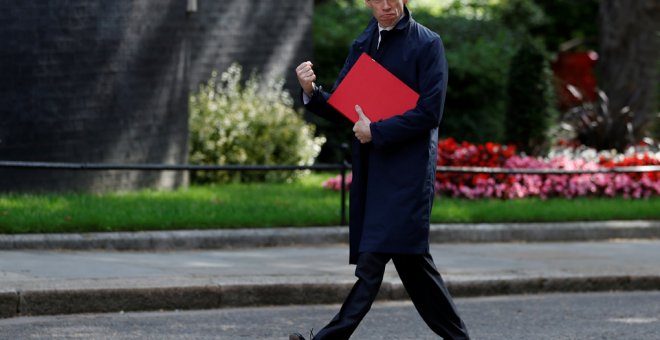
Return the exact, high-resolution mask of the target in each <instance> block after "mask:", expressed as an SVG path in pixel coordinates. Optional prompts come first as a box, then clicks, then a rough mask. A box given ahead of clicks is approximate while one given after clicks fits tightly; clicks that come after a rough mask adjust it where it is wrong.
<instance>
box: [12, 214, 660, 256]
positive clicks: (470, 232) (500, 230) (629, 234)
mask: <svg viewBox="0 0 660 340" xmlns="http://www.w3.org/2000/svg"><path fill="white" fill-rule="evenodd" d="M632 238H644V239H653V238H655V239H657V238H660V221H602V222H562V223H506V224H504V223H498V224H486V223H483V224H433V225H431V229H430V241H431V243H476V242H484V243H485V242H569V241H598V240H607V239H632ZM347 242H348V227H298V228H296V227H288V228H261V229H256V228H253V229H233V230H231V229H230V230H227V229H223V230H178V231H143V232H112V233H72V234H16V235H6V234H2V235H0V250H28V249H30V250H53V249H66V250H90V249H106V250H186V249H241V248H259V247H286V246H313V245H321V244H336V243H347Z"/></svg>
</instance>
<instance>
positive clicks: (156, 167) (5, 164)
mask: <svg viewBox="0 0 660 340" xmlns="http://www.w3.org/2000/svg"><path fill="white" fill-rule="evenodd" d="M2 168H8V169H46V170H81V171H100V170H137V171H296V170H311V171H339V172H340V176H341V208H340V213H341V221H340V223H341V225H346V187H347V185H346V175H347V172H348V170H350V169H351V165H350V164H349V163H347V162H344V163H341V164H316V165H192V164H113V163H64V162H23V161H1V160H0V169H2ZM436 172H445V173H473V174H503V175H576V174H599V173H649V172H660V165H643V166H627V167H613V168H599V169H584V170H580V169H575V170H566V169H509V168H488V167H454V166H438V167H437V169H436Z"/></svg>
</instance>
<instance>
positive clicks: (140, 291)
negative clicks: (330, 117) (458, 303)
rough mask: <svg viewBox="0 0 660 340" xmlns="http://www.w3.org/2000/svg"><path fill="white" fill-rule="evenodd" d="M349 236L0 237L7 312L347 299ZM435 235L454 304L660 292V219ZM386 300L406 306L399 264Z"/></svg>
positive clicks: (451, 228)
mask: <svg viewBox="0 0 660 340" xmlns="http://www.w3.org/2000/svg"><path fill="white" fill-rule="evenodd" d="M347 235H348V234H347V229H346V228H343V227H330V228H280V229H268V230H263V229H247V230H234V231H186V232H183V231H182V232H153V233H107V234H62V235H2V236H0V317H5V318H6V317H15V316H28V315H56V314H73V313H99V312H100V313H106V312H110V313H111V312H119V311H149V310H185V309H211V308H233V307H243V306H274V305H303V304H332V303H340V302H341V301H342V300H343V299H344V297H345V296H346V294H347V293H348V291H349V289H350V287H351V285H352V283H353V282H354V281H355V278H354V276H353V270H354V267H353V266H349V265H348V263H347V261H348V247H347V245H346V244H344V243H341V242H342V241H343V240H346V239H347ZM431 239H432V241H433V243H432V246H431V254H432V255H433V257H434V259H435V262H436V265H437V266H438V268H439V270H440V272H441V273H442V274H443V276H444V278H445V280H446V281H447V284H448V286H449V289H450V291H451V292H452V294H453V295H454V296H458V297H465V296H485V295H502V294H527V293H537V294H538V293H546V292H590V291H611V290H618V291H631V290H647V291H652V290H660V222H653V221H650V222H649V221H631V222H600V223H563V224H512V225H504V224H502V225H491V224H479V225H437V226H433V228H432V236H431ZM505 241H508V242H505ZM542 241H550V242H542ZM379 300H380V301H397V300H404V301H405V300H406V293H405V290H404V289H403V287H402V285H401V283H400V281H399V279H398V276H397V275H396V272H395V271H394V269H393V266H391V264H390V265H388V269H387V271H386V277H385V280H384V282H383V286H382V288H381V294H380V296H379Z"/></svg>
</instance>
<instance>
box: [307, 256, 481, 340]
mask: <svg viewBox="0 0 660 340" xmlns="http://www.w3.org/2000/svg"><path fill="white" fill-rule="evenodd" d="M390 259H392V261H394V266H395V267H396V271H397V272H398V273H399V277H400V278H401V282H402V283H403V286H404V287H405V288H406V291H407V292H408V295H410V298H411V300H412V302H413V304H414V305H415V308H416V309H417V312H419V314H420V315H421V317H422V319H424V322H426V324H427V325H428V326H429V327H430V328H431V330H433V331H434V332H435V333H436V334H438V335H440V336H441V337H442V338H443V339H447V340H453V339H469V335H468V333H467V328H466V327H465V324H464V323H463V321H462V320H461V317H460V316H459V315H458V312H457V311H456V306H454V303H453V301H452V298H451V295H449V292H448V291H447V288H446V287H445V284H444V282H443V280H442V277H441V276H440V273H439V272H438V270H437V269H436V268H435V264H434V263H433V258H432V257H431V255H430V254H426V255H401V254H380V253H362V254H360V256H359V257H358V261H357V267H356V268H355V276H357V277H358V281H357V282H356V283H355V285H354V286H353V288H352V289H351V292H350V293H349V294H348V297H347V298H346V301H344V304H343V305H342V306H341V309H340V310H339V313H337V315H336V316H335V317H334V318H333V319H332V321H330V323H329V324H328V325H327V326H325V327H324V328H323V329H321V330H320V331H319V332H318V334H316V336H315V337H314V340H322V339H331V340H339V339H348V338H349V337H350V336H351V334H353V332H354V331H355V329H356V328H357V326H358V324H359V323H360V321H362V318H364V316H365V315H366V314H367V312H368V311H369V309H370V308H371V304H372V303H373V302H374V300H375V299H376V295H377V294H378V290H379V289H380V284H381V283H382V282H383V274H384V273H385V265H386V264H387V262H389V261H390ZM411 331H412V330H411ZM411 336H414V334H411Z"/></svg>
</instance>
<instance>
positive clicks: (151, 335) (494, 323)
mask: <svg viewBox="0 0 660 340" xmlns="http://www.w3.org/2000/svg"><path fill="white" fill-rule="evenodd" d="M658 301H660V292H628V293H584V294H544V295H514V296H497V297H485V298H462V299H457V305H458V308H459V309H460V311H461V313H462V314H463V316H464V318H465V319H466V322H467V324H468V327H469V328H470V331H471V333H472V336H473V338H474V339H525V340H530V339H553V340H555V339H581V340H582V339H635V340H650V339H653V340H656V339H658V338H660V304H659V303H658ZM337 308H338V306H337V305H318V306H289V307H263V308H236V309H218V310H207V311H185V312H184V311H179V312H148V313H115V314H86V315H68V316H48V317H22V318H11V319H4V320H0V339H3V340H4V339H285V338H286V335H287V333H288V332H289V331H291V330H295V329H299V330H303V329H305V330H306V329H308V328H310V327H316V328H318V327H321V326H322V325H323V324H324V323H325V322H327V321H328V320H329V319H330V318H331V317H332V316H333V315H334V313H335V312H336V311H337ZM353 338H354V339H389V340H391V339H436V338H437V337H436V336H435V335H434V334H433V333H431V332H430V331H429V330H428V329H427V328H426V326H425V325H424V323H423V321H422V320H421V318H419V316H418V315H417V313H416V312H415V310H414V307H413V306H412V305H411V304H410V303H409V302H385V303H377V304H376V305H374V308H373V309H372V311H371V312H370V314H369V315H367V317H366V318H365V320H364V321H363V323H362V324H361V326H360V327H359V328H358V330H357V332H356V333H355V335H354V337H353Z"/></svg>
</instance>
